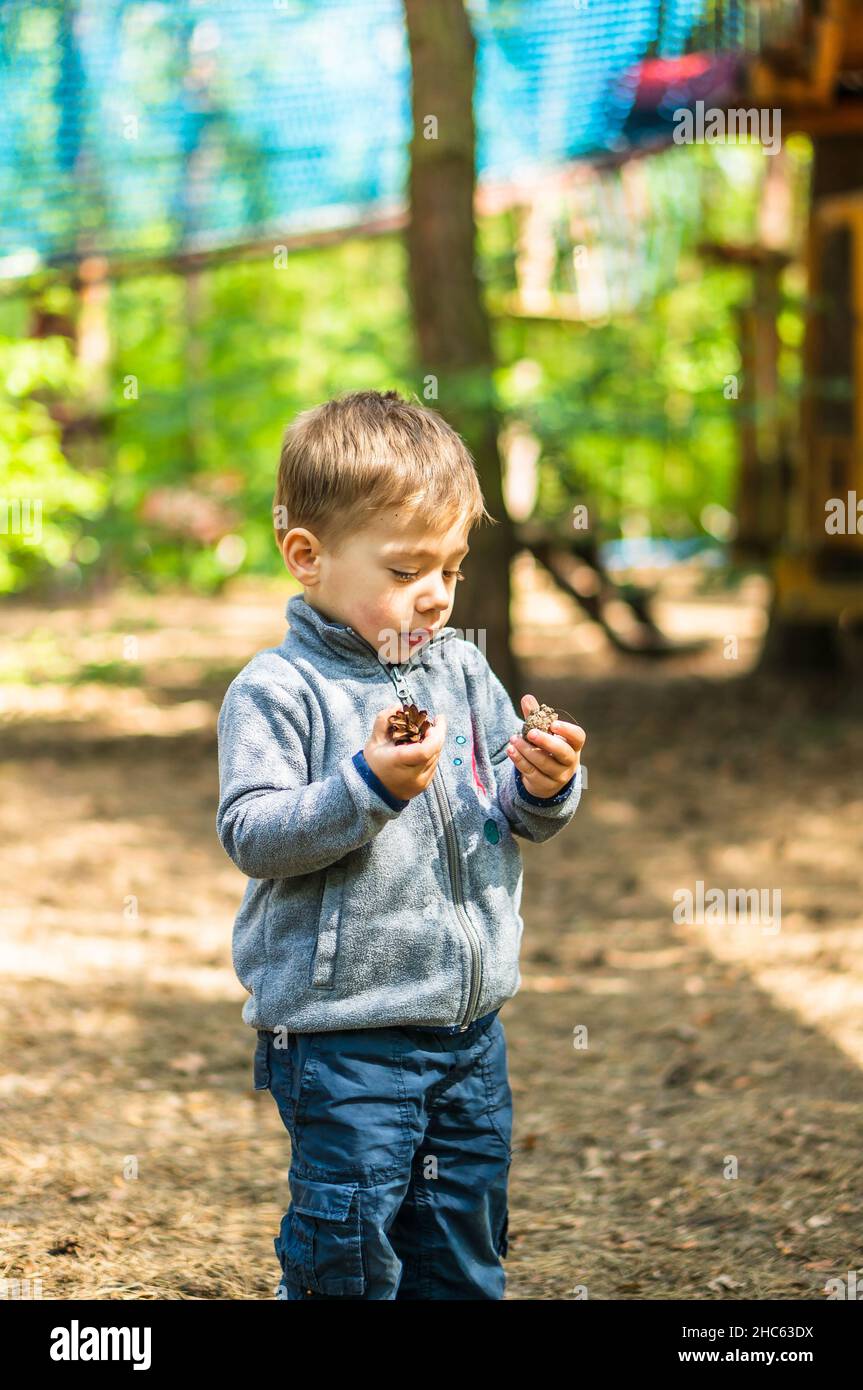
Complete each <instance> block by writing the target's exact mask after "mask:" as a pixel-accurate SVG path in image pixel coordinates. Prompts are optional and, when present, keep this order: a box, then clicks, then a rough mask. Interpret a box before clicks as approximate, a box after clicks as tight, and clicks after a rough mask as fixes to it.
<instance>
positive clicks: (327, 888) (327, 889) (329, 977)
mask: <svg viewBox="0 0 863 1390" xmlns="http://www.w3.org/2000/svg"><path fill="white" fill-rule="evenodd" d="M344 886H345V866H344V864H335V865H333V867H332V868H330V869H327V870H325V875H324V887H323V892H322V893H321V907H320V912H319V914H318V940H317V946H316V948H315V958H314V961H313V962H312V984H313V985H317V986H318V988H321V989H331V988H332V984H333V976H334V975H335V970H336V952H337V951H338V947H339V924H340V920H341V915H342V897H343V891H344Z"/></svg>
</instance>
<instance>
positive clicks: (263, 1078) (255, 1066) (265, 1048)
mask: <svg viewBox="0 0 863 1390" xmlns="http://www.w3.org/2000/svg"><path fill="white" fill-rule="evenodd" d="M271 1036H272V1034H270V1033H267V1032H266V1031H265V1030H264V1029H263V1028H259V1029H258V1041H257V1043H256V1045H255V1058H254V1061H253V1063H252V1085H253V1086H254V1088H255V1090H256V1091H268V1090H269V1089H270V1038H271Z"/></svg>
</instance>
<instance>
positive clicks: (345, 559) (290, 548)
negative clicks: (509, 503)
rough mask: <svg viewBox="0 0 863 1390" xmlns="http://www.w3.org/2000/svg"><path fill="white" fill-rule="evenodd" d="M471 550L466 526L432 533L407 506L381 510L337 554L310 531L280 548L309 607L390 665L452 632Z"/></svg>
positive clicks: (298, 532)
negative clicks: (449, 627)
mask: <svg viewBox="0 0 863 1390" xmlns="http://www.w3.org/2000/svg"><path fill="white" fill-rule="evenodd" d="M468 549H469V547H468V544H467V534H466V529H465V523H464V522H463V521H458V522H456V524H455V525H454V526H452V527H451V528H450V529H449V530H447V531H445V532H443V533H441V532H436V533H433V532H431V531H430V530H429V529H428V527H427V526H426V524H425V523H424V522H423V521H421V520H420V519H418V518H416V517H412V516H409V515H408V513H407V512H406V511H404V510H403V509H401V508H392V509H388V510H387V511H385V512H382V513H381V514H380V515H379V516H378V517H377V518H376V519H375V520H374V522H373V523H369V524H368V525H367V526H366V527H365V528H364V529H363V530H361V531H358V532H357V533H356V534H355V535H352V536H351V537H350V538H349V539H347V540H344V541H342V542H341V544H340V545H339V546H338V547H337V548H336V549H335V550H333V549H329V548H327V547H326V546H324V545H322V544H321V542H320V541H318V539H317V537H316V536H315V535H314V534H313V533H312V532H311V531H308V530H306V529H305V528H304V527H295V528H294V530H293V531H290V532H289V533H288V535H287V536H286V537H285V538H284V541H283V543H282V553H283V555H284V558H285V563H286V564H287V566H288V568H289V569H290V571H291V573H292V574H293V575H294V576H295V578H297V579H298V580H299V581H300V583H301V584H302V585H303V588H304V589H305V591H306V594H305V597H306V601H307V602H308V603H310V604H311V605H312V606H313V607H314V608H316V609H317V610H318V612H319V613H322V614H323V615H324V617H327V618H331V619H332V621H333V622H337V623H344V624H345V625H346V626H347V627H352V628H353V629H354V631H355V632H358V633H359V634H360V635H361V636H362V637H365V639H366V641H367V642H370V643H371V644H372V646H373V647H374V648H375V649H376V650H377V651H378V652H379V653H380V655H381V656H382V657H383V659H384V660H385V661H391V662H403V661H407V659H408V657H409V656H410V655H411V653H412V652H415V651H417V650H418V648H419V647H420V646H421V645H422V644H423V643H424V642H427V641H429V639H430V637H431V636H432V635H433V634H434V633H435V632H437V631H438V629H439V628H442V627H445V626H446V624H447V622H448V620H449V616H450V614H451V613H452V609H453V603H454V601H455V590H456V585H457V584H458V583H459V582H460V581H459V578H458V575H459V566H460V564H461V561H462V560H463V559H464V557H465V555H466V554H467V552H468ZM417 550H422V551H426V552H428V553H426V554H415V553H413V552H415V551H417Z"/></svg>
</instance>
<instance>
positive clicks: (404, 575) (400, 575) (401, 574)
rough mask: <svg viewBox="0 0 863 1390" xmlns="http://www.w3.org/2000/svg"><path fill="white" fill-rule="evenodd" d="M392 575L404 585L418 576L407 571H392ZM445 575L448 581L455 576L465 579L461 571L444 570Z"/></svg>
mask: <svg viewBox="0 0 863 1390" xmlns="http://www.w3.org/2000/svg"><path fill="white" fill-rule="evenodd" d="M390 574H394V575H395V577H396V579H398V580H400V581H401V583H402V584H407V582H408V580H409V579H416V575H415V574H410V573H409V572H408V571H407V570H390ZM444 574H445V575H446V577H447V579H449V578H451V577H452V576H453V575H454V576H455V578H456V579H464V575H463V574H462V572H461V570H444Z"/></svg>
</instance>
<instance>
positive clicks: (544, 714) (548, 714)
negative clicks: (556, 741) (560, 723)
mask: <svg viewBox="0 0 863 1390" xmlns="http://www.w3.org/2000/svg"><path fill="white" fill-rule="evenodd" d="M556 718H557V710H556V709H552V707H551V705H540V707H539V709H536V710H534V712H533V714H529V715H528V716H527V719H525V721H524V723H523V724H522V726H521V736H522V738H527V736H528V734H529V732H530V730H531V729H542V730H543V732H544V733H550V731H551V726H552V724H553V723H554V721H555V719H556Z"/></svg>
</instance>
